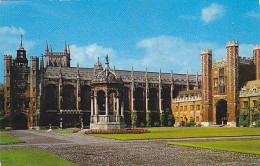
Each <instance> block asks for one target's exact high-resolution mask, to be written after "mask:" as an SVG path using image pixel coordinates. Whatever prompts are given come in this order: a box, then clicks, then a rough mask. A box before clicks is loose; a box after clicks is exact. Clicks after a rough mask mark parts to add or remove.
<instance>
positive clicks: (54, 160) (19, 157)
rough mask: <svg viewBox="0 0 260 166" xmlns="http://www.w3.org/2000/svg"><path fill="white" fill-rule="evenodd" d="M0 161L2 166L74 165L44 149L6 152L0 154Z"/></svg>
mask: <svg viewBox="0 0 260 166" xmlns="http://www.w3.org/2000/svg"><path fill="white" fill-rule="evenodd" d="M0 161H1V164H2V165H6V166H8V165H10V166H16V165H28V166H29V165H37V166H41V165H42V166H47V165H52V166H54V165H57V166H58V165H62V166H67V165H74V164H73V163H71V162H68V161H66V160H64V159H62V158H59V157H57V156H54V155H53V154H50V153H48V152H46V151H45V150H42V149H22V150H4V151H1V152H0Z"/></svg>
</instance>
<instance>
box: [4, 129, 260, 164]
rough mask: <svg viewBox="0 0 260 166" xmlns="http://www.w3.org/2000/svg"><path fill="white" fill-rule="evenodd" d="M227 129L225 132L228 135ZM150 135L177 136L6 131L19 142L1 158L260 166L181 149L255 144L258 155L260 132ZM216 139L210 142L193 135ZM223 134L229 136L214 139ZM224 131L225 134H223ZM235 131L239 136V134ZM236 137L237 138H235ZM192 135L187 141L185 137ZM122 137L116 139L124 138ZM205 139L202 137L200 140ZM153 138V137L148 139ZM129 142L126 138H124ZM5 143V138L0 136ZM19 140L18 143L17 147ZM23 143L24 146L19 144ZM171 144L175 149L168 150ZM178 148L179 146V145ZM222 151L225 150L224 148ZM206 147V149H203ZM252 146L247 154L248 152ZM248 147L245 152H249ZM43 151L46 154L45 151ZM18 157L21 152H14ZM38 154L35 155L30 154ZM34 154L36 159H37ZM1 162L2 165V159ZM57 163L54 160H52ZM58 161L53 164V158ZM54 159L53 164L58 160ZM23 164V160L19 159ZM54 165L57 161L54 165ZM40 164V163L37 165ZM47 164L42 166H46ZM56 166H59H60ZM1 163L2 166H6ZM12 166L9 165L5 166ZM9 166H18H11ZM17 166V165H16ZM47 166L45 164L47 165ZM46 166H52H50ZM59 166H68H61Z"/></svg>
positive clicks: (232, 155)
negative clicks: (40, 156) (43, 156)
mask: <svg viewBox="0 0 260 166" xmlns="http://www.w3.org/2000/svg"><path fill="white" fill-rule="evenodd" d="M225 129H226V130H225ZM150 130H151V133H146V134H154V133H159V135H167V132H168V134H170V133H174V132H173V130H176V132H178V133H179V134H178V133H177V134H175V135H179V137H174V134H171V135H168V138H167V139H166V137H164V138H163V137H161V138H159V137H158V136H157V137H153V138H152V139H149V138H148V137H147V136H146V138H144V139H128V140H127V139H124V140H119V139H111V138H104V137H103V136H102V137H99V136H98V135H94V136H93V135H86V134H83V133H71V132H69V130H67V131H66V130H65V132H63V133H61V132H40V131H29V130H14V131H6V132H5V133H6V134H7V135H9V136H12V137H15V138H17V139H18V140H16V141H17V142H18V143H16V144H14V143H12V144H2V145H0V150H1V152H0V153H1V154H2V153H3V152H5V153H6V152H7V150H28V151H37V150H40V152H39V153H44V154H45V153H46V152H49V155H55V156H58V157H59V160H60V159H62V160H63V161H62V162H66V161H65V160H67V161H68V163H66V164H68V165H73V164H75V165H259V164H260V156H259V155H257V154H252V153H244V152H233V151H226V150H216V149H212V148H205V147H199V146H197V147H196V146H194V147H191V146H183V145H181V146H180V144H185V142H186V143H187V144H188V143H190V144H191V143H193V144H196V143H197V144H199V145H200V144H201V143H200V142H208V143H210V142H221V141H224V142H228V141H229V142H230V144H232V142H244V141H247V142H251V143H252V144H255V146H254V145H252V144H251V145H250V146H252V147H254V148H255V149H259V148H260V147H259V139H260V132H259V129H257V128H205V129H204V128H154V129H152V128H151V129H150ZM207 130H211V131H212V132H211V133H215V135H214V134H212V135H208V136H205V135H204V136H203V134H197V135H195V136H192V133H191V131H193V135H194V133H196V131H197V133H207V132H208V131H207ZM220 130H222V132H219V133H225V131H226V133H231V134H229V135H227V134H222V135H220V134H216V133H218V131H220ZM224 130H225V131H224ZM236 130H237V131H236ZM231 131H233V132H231ZM185 132H186V133H190V136H187V135H186V136H185V134H183V133H185ZM120 135H121V134H114V136H115V137H116V136H120ZM132 135H135V136H136V137H137V138H140V137H141V136H142V135H143V136H144V134H129V138H133V136H132ZM200 135H202V136H201V137H199V136H200ZM150 136H152V135H150ZM124 138H126V136H124ZM1 140H2V135H1ZM19 140H20V141H19ZM19 142H22V143H19ZM168 142H171V144H173V145H168V144H167V143H168ZM177 144H179V145H177ZM223 145H227V143H226V144H223ZM204 146H205V145H204ZM250 146H248V148H250ZM245 147H246V146H245ZM41 150H43V151H41ZM10 152H12V151H10ZM13 152H17V151H13ZM31 154H34V153H31ZM35 154H36V153H35ZM0 156H1V158H0V160H1V162H2V161H3V160H4V159H3V158H2V157H3V156H2V155H0ZM23 157H24V156H23ZM27 157H28V158H29V159H30V160H31V161H32V162H31V163H30V162H29V164H28V163H27V164H28V165H33V164H32V163H33V159H34V157H33V158H32V156H30V155H29V156H28V155H27ZM52 157H53V156H52ZM54 159H55V158H54ZM54 159H53V160H54ZM16 160H17V161H19V158H18V157H17V158H16ZM55 160H56V159H55ZM38 161H41V160H38ZM45 161H46V160H43V161H42V162H41V163H42V164H43V165H44V164H45V163H44V162H45ZM57 162H58V163H59V162H61V161H58V159H57ZM2 163H3V162H2ZM6 165H8V164H6ZM9 165H16V164H15V163H12V164H10V163H9ZM18 165H19V163H18ZM45 165H46V164H45ZM47 165H48V164H47ZM54 165H55V164H54ZM56 165H64V164H57V163H56Z"/></svg>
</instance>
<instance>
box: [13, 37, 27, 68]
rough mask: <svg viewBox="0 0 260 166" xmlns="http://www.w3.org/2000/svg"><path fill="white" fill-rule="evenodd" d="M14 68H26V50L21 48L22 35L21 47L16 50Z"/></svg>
mask: <svg viewBox="0 0 260 166" xmlns="http://www.w3.org/2000/svg"><path fill="white" fill-rule="evenodd" d="M14 63H15V65H16V66H28V60H27V58H26V50H25V49H24V48H23V35H21V45H20V47H19V48H18V49H17V55H16V59H15V60H14Z"/></svg>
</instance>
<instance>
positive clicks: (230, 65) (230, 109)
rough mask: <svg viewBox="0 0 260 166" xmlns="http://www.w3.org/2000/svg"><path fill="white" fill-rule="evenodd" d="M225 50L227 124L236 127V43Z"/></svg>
mask: <svg viewBox="0 0 260 166" xmlns="http://www.w3.org/2000/svg"><path fill="white" fill-rule="evenodd" d="M226 49H227V92H226V95H227V121H228V122H227V124H228V125H230V126H231V127H235V126H236V119H237V118H238V102H239V100H238V99H239V98H238V55H239V52H238V42H237V41H231V42H228V43H227V44H226Z"/></svg>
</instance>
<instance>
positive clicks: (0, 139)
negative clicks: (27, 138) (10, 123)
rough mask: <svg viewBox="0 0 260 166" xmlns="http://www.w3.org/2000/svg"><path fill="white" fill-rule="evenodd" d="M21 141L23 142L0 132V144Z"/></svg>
mask: <svg viewBox="0 0 260 166" xmlns="http://www.w3.org/2000/svg"><path fill="white" fill-rule="evenodd" d="M21 142H23V141H22V140H19V139H17V138H15V137H11V136H9V135H7V134H6V133H4V132H0V144H15V143H21Z"/></svg>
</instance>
